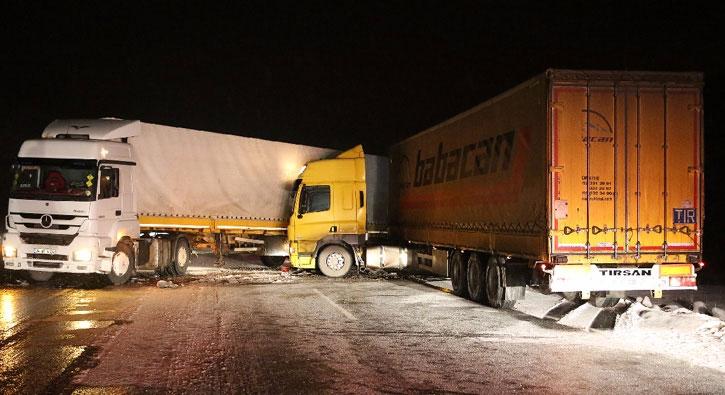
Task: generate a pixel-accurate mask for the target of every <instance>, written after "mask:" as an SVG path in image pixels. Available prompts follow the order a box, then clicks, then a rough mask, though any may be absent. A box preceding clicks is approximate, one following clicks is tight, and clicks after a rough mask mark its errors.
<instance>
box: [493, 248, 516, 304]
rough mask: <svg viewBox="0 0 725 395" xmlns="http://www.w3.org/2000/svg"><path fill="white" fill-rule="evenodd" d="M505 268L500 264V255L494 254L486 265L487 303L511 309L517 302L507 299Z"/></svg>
mask: <svg viewBox="0 0 725 395" xmlns="http://www.w3.org/2000/svg"><path fill="white" fill-rule="evenodd" d="M504 270H505V268H504V267H503V266H501V265H499V262H498V257H496V256H492V257H490V258H489V259H488V264H487V265H486V303H487V304H488V305H489V306H491V307H493V308H496V309H510V308H512V307H514V304H516V301H515V300H505V295H506V288H505V287H504V284H503V281H504Z"/></svg>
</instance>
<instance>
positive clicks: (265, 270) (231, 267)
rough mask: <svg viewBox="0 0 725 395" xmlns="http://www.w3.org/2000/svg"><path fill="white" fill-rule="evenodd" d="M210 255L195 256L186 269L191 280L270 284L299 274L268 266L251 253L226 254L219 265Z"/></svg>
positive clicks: (287, 280) (295, 277) (215, 282)
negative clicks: (223, 262)
mask: <svg viewBox="0 0 725 395" xmlns="http://www.w3.org/2000/svg"><path fill="white" fill-rule="evenodd" d="M215 263H216V262H215V258H214V257H213V256H211V255H199V256H198V257H195V259H194V261H193V262H192V265H191V266H189V268H188V269H187V272H186V273H187V275H188V276H189V277H191V278H192V280H191V282H199V283H210V284H271V283H290V282H295V281H297V280H298V277H299V275H301V274H302V273H299V274H295V275H293V274H291V273H290V272H289V271H281V270H279V269H277V268H269V267H267V266H265V265H263V264H262V263H261V262H260V261H259V258H257V257H255V256H251V255H241V256H228V257H226V259H225V264H224V265H223V266H221V267H219V266H216V265H215Z"/></svg>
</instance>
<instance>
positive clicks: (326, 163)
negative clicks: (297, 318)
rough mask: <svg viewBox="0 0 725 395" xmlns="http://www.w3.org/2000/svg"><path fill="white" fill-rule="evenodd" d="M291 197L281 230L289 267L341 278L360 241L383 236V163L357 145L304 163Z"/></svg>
mask: <svg viewBox="0 0 725 395" xmlns="http://www.w3.org/2000/svg"><path fill="white" fill-rule="evenodd" d="M370 176H372V177H370ZM294 193H295V195H294V210H293V213H292V216H291V217H290V222H289V227H288V228H287V235H288V238H289V242H290V261H291V264H292V266H293V267H296V268H301V269H315V268H317V269H319V270H320V271H321V272H322V273H323V274H325V275H326V276H328V277H342V276H344V275H346V274H347V273H348V272H349V271H350V269H352V267H353V265H354V264H357V263H358V262H359V261H360V257H361V247H362V246H363V245H364V244H365V242H366V239H368V238H369V237H370V236H371V235H377V234H384V233H385V228H386V223H387V193H388V162H387V159H386V158H383V157H378V156H374V155H365V153H364V152H363V148H362V146H360V145H358V146H356V147H354V148H352V149H350V150H348V151H345V152H343V153H341V154H339V155H338V156H337V157H335V158H333V159H325V160H318V161H314V162H310V163H308V164H307V166H306V167H305V169H304V170H303V171H302V173H301V174H300V177H299V179H298V180H297V182H296V183H295V188H294Z"/></svg>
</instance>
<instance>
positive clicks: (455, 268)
mask: <svg viewBox="0 0 725 395" xmlns="http://www.w3.org/2000/svg"><path fill="white" fill-rule="evenodd" d="M467 268H468V265H467V264H466V262H465V261H464V256H463V253H461V252H460V251H456V252H454V253H453V256H452V257H451V283H452V284H453V293H454V294H455V295H458V296H460V297H462V298H465V297H467V296H468V273H467V272H468V270H466V269H467Z"/></svg>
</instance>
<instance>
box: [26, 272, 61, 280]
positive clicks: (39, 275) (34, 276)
mask: <svg viewBox="0 0 725 395" xmlns="http://www.w3.org/2000/svg"><path fill="white" fill-rule="evenodd" d="M53 274H55V273H53V272H36V271H35V270H32V271H28V277H29V278H30V280H32V281H33V282H36V283H44V282H46V281H48V280H50V279H51V278H53Z"/></svg>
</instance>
